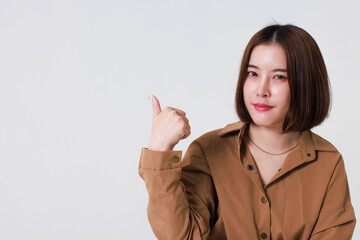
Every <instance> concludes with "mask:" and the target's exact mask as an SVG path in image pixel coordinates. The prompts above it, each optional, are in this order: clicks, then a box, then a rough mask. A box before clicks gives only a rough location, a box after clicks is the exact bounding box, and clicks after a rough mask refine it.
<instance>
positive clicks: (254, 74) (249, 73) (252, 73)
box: [248, 71, 257, 77]
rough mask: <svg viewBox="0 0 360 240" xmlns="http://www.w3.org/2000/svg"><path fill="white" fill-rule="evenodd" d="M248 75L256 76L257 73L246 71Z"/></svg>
mask: <svg viewBox="0 0 360 240" xmlns="http://www.w3.org/2000/svg"><path fill="white" fill-rule="evenodd" d="M248 75H249V76H250V77H256V76H257V73H256V72H252V71H250V72H248Z"/></svg>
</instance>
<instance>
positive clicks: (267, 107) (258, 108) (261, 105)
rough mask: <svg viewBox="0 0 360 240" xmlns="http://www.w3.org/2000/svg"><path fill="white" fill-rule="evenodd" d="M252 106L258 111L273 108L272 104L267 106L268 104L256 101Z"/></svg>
mask: <svg viewBox="0 0 360 240" xmlns="http://www.w3.org/2000/svg"><path fill="white" fill-rule="evenodd" d="M254 107H255V109H256V110H258V111H268V110H270V109H272V108H273V106H269V105H266V104H263V103H256V104H254Z"/></svg>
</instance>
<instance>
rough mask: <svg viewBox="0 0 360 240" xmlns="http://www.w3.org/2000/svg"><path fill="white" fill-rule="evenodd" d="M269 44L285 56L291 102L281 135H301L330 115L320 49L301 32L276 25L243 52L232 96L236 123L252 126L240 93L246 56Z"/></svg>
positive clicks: (246, 65) (293, 28)
mask: <svg viewBox="0 0 360 240" xmlns="http://www.w3.org/2000/svg"><path fill="white" fill-rule="evenodd" d="M269 43H278V44H280V45H281V46H282V48H283V49H284V51H285V53H286V64H287V73H288V81H289V87H290V96H291V100H290V105H289V110H288V112H287V115H286V117H285V120H284V124H283V131H284V132H297V131H298V132H301V131H305V130H309V129H311V128H312V127H314V126H317V125H319V124H321V123H322V122H323V121H324V119H325V118H326V117H327V116H328V113H329V111H330V84H329V80H328V74H327V71H326V67H325V62H324V59H323V57H322V55H321V52H320V49H319V47H318V45H317V44H316V42H315V40H314V39H313V38H312V37H311V36H310V34H308V33H307V32H306V31H305V30H303V29H301V28H299V27H296V26H294V25H279V24H276V25H270V26H267V27H265V28H263V29H261V30H260V31H259V32H257V33H256V34H255V35H254V36H253V37H252V38H251V39H250V41H249V43H248V45H247V46H246V48H245V51H244V55H243V57H242V61H241V66H240V73H239V79H238V83H237V87H236V95H235V105H236V112H237V115H238V116H239V118H240V120H241V121H243V122H246V123H253V120H252V119H251V116H250V114H249V112H248V111H247V109H246V106H245V102H244V93H243V87H244V82H245V80H246V78H247V75H248V65H249V60H250V55H251V53H252V51H253V49H254V48H255V47H256V46H257V45H260V44H269Z"/></svg>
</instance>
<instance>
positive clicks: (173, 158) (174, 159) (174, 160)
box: [171, 156, 180, 163]
mask: <svg viewBox="0 0 360 240" xmlns="http://www.w3.org/2000/svg"><path fill="white" fill-rule="evenodd" d="M179 160H180V159H179V157H178V156H173V157H172V158H171V161H172V162H173V163H177V162H179Z"/></svg>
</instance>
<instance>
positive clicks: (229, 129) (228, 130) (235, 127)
mask: <svg viewBox="0 0 360 240" xmlns="http://www.w3.org/2000/svg"><path fill="white" fill-rule="evenodd" d="M244 126H245V123H244V122H241V121H237V122H231V123H228V124H226V125H225V126H224V127H221V128H216V129H213V130H210V131H207V132H205V133H203V134H202V135H200V136H199V137H198V138H197V139H196V141H198V142H199V143H200V144H201V145H209V144H211V145H212V143H213V144H219V143H221V142H228V141H229V140H230V141H233V140H234V138H233V137H231V136H233V135H234V134H237V133H239V131H241V130H242V129H243V128H244ZM229 137H230V139H229Z"/></svg>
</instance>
